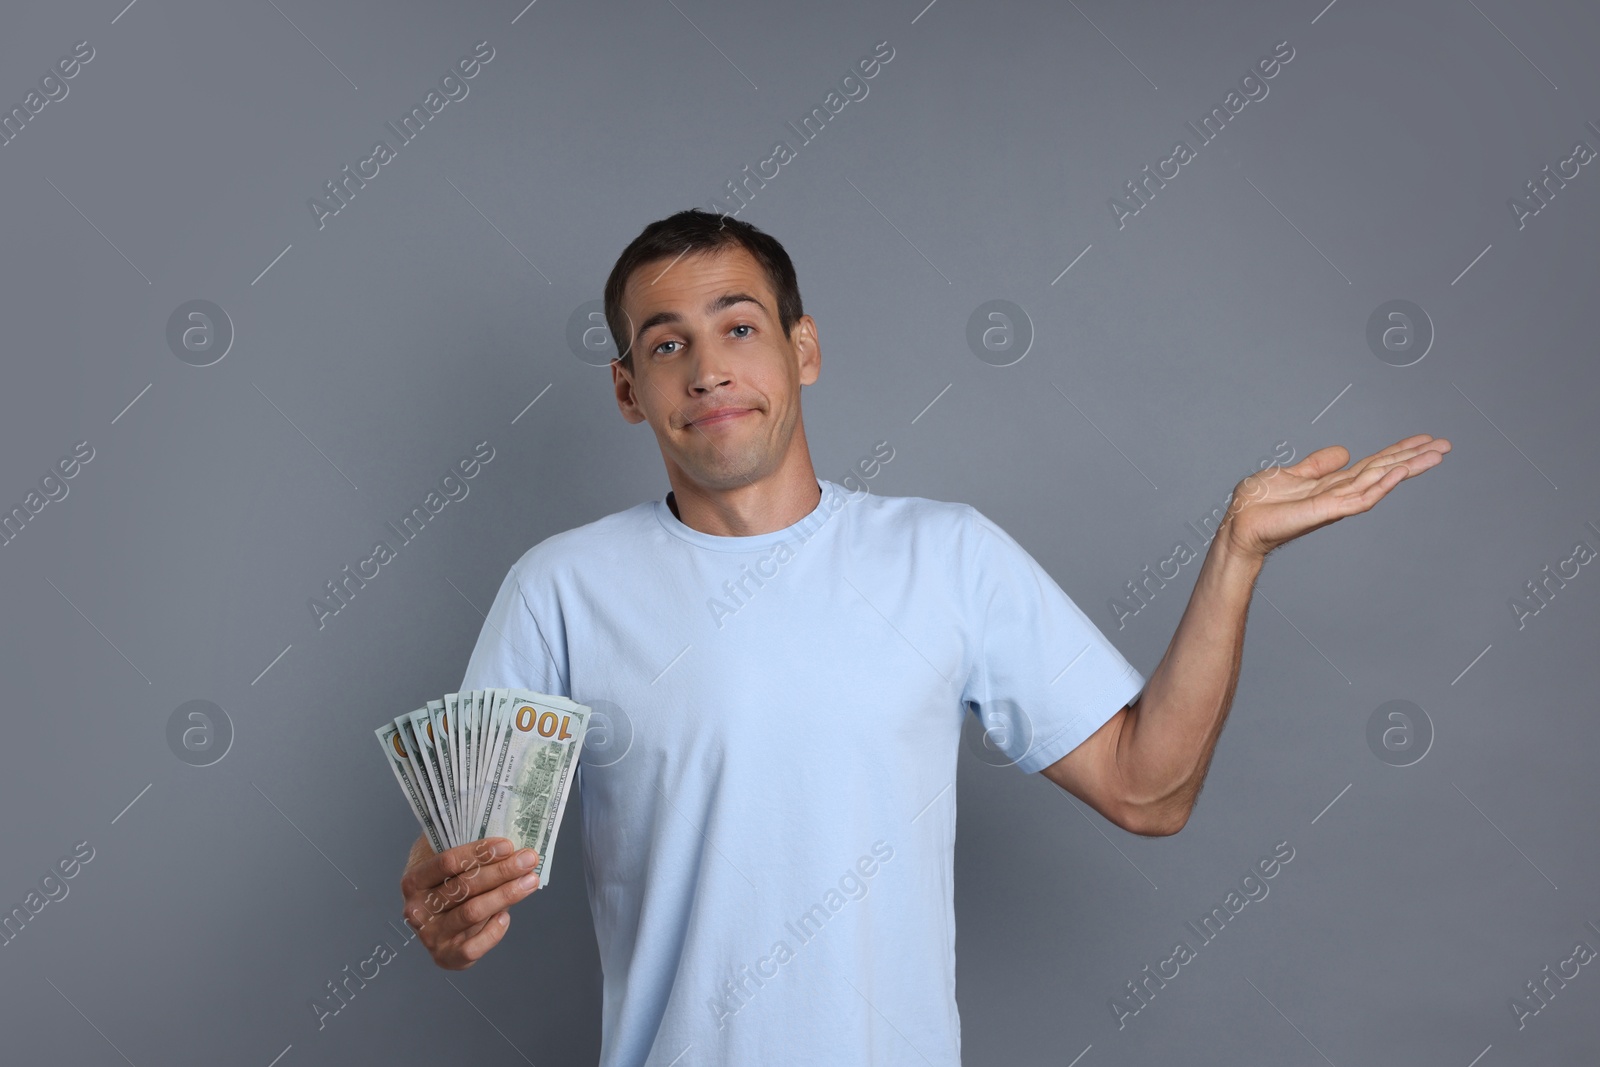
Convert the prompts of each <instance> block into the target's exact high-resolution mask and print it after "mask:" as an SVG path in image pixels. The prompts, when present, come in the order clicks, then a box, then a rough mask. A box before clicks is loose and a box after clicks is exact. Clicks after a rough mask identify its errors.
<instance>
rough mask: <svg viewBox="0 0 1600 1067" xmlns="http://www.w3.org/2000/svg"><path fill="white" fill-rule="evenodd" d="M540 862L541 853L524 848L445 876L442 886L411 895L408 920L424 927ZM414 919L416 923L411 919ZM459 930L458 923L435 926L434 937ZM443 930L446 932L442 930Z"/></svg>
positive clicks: (408, 902)
mask: <svg viewBox="0 0 1600 1067" xmlns="http://www.w3.org/2000/svg"><path fill="white" fill-rule="evenodd" d="M538 865H539V854H538V853H537V852H535V851H534V850H533V849H531V848H525V849H522V850H521V851H520V852H518V853H517V854H516V855H514V856H508V857H507V858H505V859H503V860H501V861H500V862H499V863H493V864H490V865H489V866H487V867H478V868H476V869H473V870H469V871H465V872H463V873H461V874H458V875H454V876H452V877H450V878H448V879H446V880H445V881H444V883H443V884H442V885H438V886H434V887H433V888H432V889H425V890H422V891H421V892H420V893H418V894H417V895H416V896H414V897H410V898H408V899H407V900H406V921H407V922H411V923H412V925H413V926H416V927H417V928H418V929H421V926H422V925H427V924H429V923H434V922H437V921H438V920H439V919H441V918H442V917H443V916H445V915H447V914H449V913H450V912H452V911H454V910H456V909H457V908H460V907H462V906H464V905H465V904H466V903H468V902H469V901H471V900H473V899H474V898H476V897H479V896H481V895H482V894H484V893H487V892H489V891H491V890H493V889H495V888H497V887H499V886H503V885H505V884H507V883H509V882H513V881H515V880H516V879H518V878H521V877H523V876H524V875H526V874H527V873H528V872H529V871H532V870H533V869H534V868H535V867H537V866H538ZM485 914H487V913H485ZM413 918H414V919H415V922H413V921H412V920H413ZM478 918H480V919H481V918H484V915H479V916H478ZM419 924H421V925H419ZM457 929H459V925H457V924H447V925H446V926H442V927H438V926H436V927H435V930H434V936H435V937H445V936H448V934H449V932H450V931H454V930H457ZM441 930H442V931H445V932H443V933H441V932H439V931H441Z"/></svg>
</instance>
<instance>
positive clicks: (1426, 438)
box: [1351, 433, 1433, 474]
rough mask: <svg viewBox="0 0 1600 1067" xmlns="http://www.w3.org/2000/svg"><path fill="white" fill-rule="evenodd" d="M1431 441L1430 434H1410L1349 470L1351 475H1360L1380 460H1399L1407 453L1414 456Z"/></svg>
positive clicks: (1431, 436)
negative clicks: (1402, 454)
mask: <svg viewBox="0 0 1600 1067" xmlns="http://www.w3.org/2000/svg"><path fill="white" fill-rule="evenodd" d="M1432 440H1433V435H1432V434H1425V433H1418V434H1412V435H1411V436H1410V437H1407V438H1405V439H1403V440H1400V441H1396V442H1395V443H1394V444H1392V445H1390V446H1389V447H1388V448H1383V449H1379V450H1378V451H1376V452H1374V453H1373V454H1372V455H1370V456H1368V457H1366V458H1365V459H1363V460H1362V461H1361V462H1360V463H1357V464H1356V465H1355V466H1354V467H1353V468H1351V473H1352V474H1360V473H1361V472H1362V471H1364V470H1366V469H1367V467H1369V466H1370V465H1372V464H1373V463H1376V462H1378V461H1380V460H1386V461H1392V460H1395V459H1398V458H1401V457H1400V454H1401V453H1402V452H1408V451H1409V452H1410V453H1411V455H1416V454H1417V453H1418V452H1422V451H1424V450H1425V448H1426V446H1427V445H1428V443H1429V442H1431V441H1432Z"/></svg>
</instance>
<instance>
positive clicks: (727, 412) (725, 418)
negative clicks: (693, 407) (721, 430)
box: [689, 408, 754, 429]
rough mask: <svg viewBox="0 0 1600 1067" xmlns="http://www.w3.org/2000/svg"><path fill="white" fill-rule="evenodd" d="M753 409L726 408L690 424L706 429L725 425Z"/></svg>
mask: <svg viewBox="0 0 1600 1067" xmlns="http://www.w3.org/2000/svg"><path fill="white" fill-rule="evenodd" d="M753 410H754V409H753V408H724V409H720V410H718V411H714V412H712V413H711V414H709V415H706V416H704V417H702V418H699V419H696V420H695V421H693V422H691V423H690V424H689V425H690V426H694V427H697V428H700V429H704V428H705V427H707V426H723V425H726V424H728V423H731V422H734V421H735V420H737V419H740V418H742V417H744V416H745V415H749V414H751V413H752V411H753Z"/></svg>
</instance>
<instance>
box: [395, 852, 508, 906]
mask: <svg viewBox="0 0 1600 1067" xmlns="http://www.w3.org/2000/svg"><path fill="white" fill-rule="evenodd" d="M511 852H512V844H511V842H510V841H509V840H507V839H506V838H503V837H489V838H484V839H483V840H481V841H468V842H467V843H466V844H464V845H457V846H456V847H455V848H448V849H445V850H444V851H443V852H439V853H435V854H434V855H431V856H427V857H424V858H423V859H422V860H421V861H420V862H418V863H416V864H413V865H412V866H410V867H408V868H406V872H405V874H403V875H401V877H400V893H401V895H402V896H407V897H410V896H414V895H416V894H417V893H418V892H421V891H425V890H429V889H434V888H437V887H438V886H439V885H441V884H443V883H444V881H445V880H446V879H448V878H451V877H453V876H455V875H459V874H464V873H466V872H467V871H471V870H476V869H477V868H479V867H482V866H483V865H484V864H485V863H489V862H492V861H493V860H495V859H497V858H500V857H504V856H509V855H511Z"/></svg>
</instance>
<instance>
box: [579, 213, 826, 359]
mask: <svg viewBox="0 0 1600 1067" xmlns="http://www.w3.org/2000/svg"><path fill="white" fill-rule="evenodd" d="M735 245H737V246H740V247H742V248H744V250H745V251H747V252H749V253H750V255H751V256H753V257H754V258H755V260H756V262H757V263H759V264H761V269H762V270H763V271H765V272H766V275H767V284H768V285H770V286H771V287H772V292H773V294H774V295H775V296H776V297H777V300H778V323H779V325H781V326H782V327H783V336H784V337H786V338H787V337H788V336H789V333H790V331H791V330H793V329H794V324H795V323H796V322H799V321H800V316H801V315H804V314H805V309H804V308H802V307H801V304H800V284H799V282H798V281H796V279H795V274H794V264H793V263H792V262H790V260H789V253H787V252H785V251H784V249H783V245H781V244H779V243H778V241H777V238H775V237H772V236H771V235H770V234H766V233H763V232H762V231H761V230H759V229H757V228H756V227H755V226H753V225H752V224H750V223H748V222H744V221H742V220H740V219H736V218H734V217H733V216H732V215H723V214H719V213H716V212H711V211H702V210H700V209H699V208H690V209H689V210H687V211H680V212H678V213H677V214H675V215H668V216H667V217H666V218H664V219H657V220H656V221H655V222H652V223H651V224H650V225H648V226H646V227H645V228H644V229H643V230H641V231H640V233H639V236H637V237H635V238H634V239H633V241H632V242H631V243H630V244H629V245H628V247H627V248H624V249H623V250H622V255H620V256H618V257H617V262H616V265H615V266H613V267H612V268H611V275H610V277H608V278H607V279H606V288H605V300H604V303H605V316H606V328H607V329H608V330H610V331H611V338H612V340H613V341H614V342H615V343H616V345H617V351H618V352H619V353H621V355H620V357H619V358H618V360H617V362H619V363H621V364H622V366H623V367H624V368H625V369H626V370H627V371H628V373H629V374H632V373H633V351H632V345H633V337H632V336H631V334H630V331H629V329H628V317H627V316H626V315H625V314H623V311H622V290H623V288H624V287H625V286H627V284H628V279H629V278H630V277H631V276H632V275H633V272H634V271H636V270H638V269H639V268H640V267H642V266H644V265H645V264H646V263H650V262H652V261H654V260H658V259H662V258H676V257H678V256H681V255H684V254H686V253H692V252H716V251H720V250H723V249H727V248H731V247H733V246H735Z"/></svg>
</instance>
